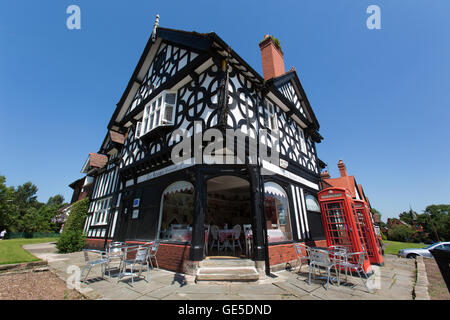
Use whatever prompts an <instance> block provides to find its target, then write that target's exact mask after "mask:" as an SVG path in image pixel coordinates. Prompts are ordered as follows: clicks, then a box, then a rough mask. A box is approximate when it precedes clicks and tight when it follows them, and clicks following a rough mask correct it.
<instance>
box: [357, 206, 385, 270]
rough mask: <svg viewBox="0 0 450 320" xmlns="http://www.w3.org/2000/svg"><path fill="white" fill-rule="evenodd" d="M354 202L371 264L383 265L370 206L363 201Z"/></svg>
mask: <svg viewBox="0 0 450 320" xmlns="http://www.w3.org/2000/svg"><path fill="white" fill-rule="evenodd" d="M353 202H354V203H355V209H356V214H357V216H358V221H359V224H360V226H361V230H362V232H363V237H364V242H365V244H366V249H367V254H368V256H369V261H370V263H373V264H378V265H381V264H383V254H382V250H381V247H380V246H379V244H378V241H377V235H376V234H375V229H374V227H373V222H372V217H371V214H370V209H369V206H368V205H367V203H366V202H365V201H362V200H353Z"/></svg>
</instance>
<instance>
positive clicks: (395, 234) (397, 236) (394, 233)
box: [388, 225, 414, 242]
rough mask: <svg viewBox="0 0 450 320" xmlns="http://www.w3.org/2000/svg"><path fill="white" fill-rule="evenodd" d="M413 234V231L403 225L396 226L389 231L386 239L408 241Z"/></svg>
mask: <svg viewBox="0 0 450 320" xmlns="http://www.w3.org/2000/svg"><path fill="white" fill-rule="evenodd" d="M413 234H414V230H413V229H412V228H411V227H408V226H405V225H397V226H394V227H392V228H391V229H389V231H388V238H389V240H393V241H402V242H406V241H408V240H409V239H410V238H411V236H412V235H413Z"/></svg>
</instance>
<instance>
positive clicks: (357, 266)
mask: <svg viewBox="0 0 450 320" xmlns="http://www.w3.org/2000/svg"><path fill="white" fill-rule="evenodd" d="M365 259H366V252H365V251H361V252H353V253H348V254H347V259H346V261H344V262H342V263H340V266H341V267H342V268H343V269H344V270H345V280H346V281H347V270H349V271H350V272H356V273H357V274H358V276H359V278H360V279H361V281H362V282H363V284H364V286H365V287H366V289H367V291H368V292H371V290H370V288H369V287H368V286H367V282H368V281H369V277H368V276H367V273H366V272H365V271H364V260H365ZM355 261H356V263H355ZM361 274H363V275H364V277H365V278H366V281H364V279H363V278H362V276H361Z"/></svg>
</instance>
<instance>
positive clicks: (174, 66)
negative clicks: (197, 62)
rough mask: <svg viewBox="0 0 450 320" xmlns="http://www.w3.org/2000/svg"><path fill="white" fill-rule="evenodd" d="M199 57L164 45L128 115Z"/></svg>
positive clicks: (172, 46) (193, 53) (137, 93)
mask: <svg viewBox="0 0 450 320" xmlns="http://www.w3.org/2000/svg"><path fill="white" fill-rule="evenodd" d="M197 56H198V54H197V53H195V52H191V51H188V50H186V49H182V48H179V47H176V46H174V45H171V44H166V43H164V42H163V43H162V44H161V46H160V48H159V50H158V52H157V53H156V56H155V58H154V59H153V62H152V64H151V65H150V67H149V69H148V71H147V74H146V76H145V78H144V80H143V81H142V84H141V86H140V88H139V90H138V91H137V92H136V95H135V96H134V99H133V101H132V102H131V104H130V107H129V109H128V111H127V114H128V113H129V112H130V111H131V110H133V109H134V108H135V107H136V106H138V105H139V104H140V103H141V102H142V101H143V100H144V99H145V98H147V97H148V96H149V95H150V94H151V93H152V92H153V91H154V90H155V89H156V88H158V87H159V86H160V85H161V84H163V83H165V82H166V81H167V80H168V79H169V78H170V77H172V76H173V75H174V74H175V73H177V72H178V71H179V70H181V69H182V68H183V67H185V66H186V65H187V64H189V63H190V62H191V61H192V60H194V59H195V58H196V57H197Z"/></svg>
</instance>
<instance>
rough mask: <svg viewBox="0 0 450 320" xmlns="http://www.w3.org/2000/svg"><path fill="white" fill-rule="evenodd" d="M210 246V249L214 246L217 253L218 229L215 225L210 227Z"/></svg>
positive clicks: (218, 246)
mask: <svg viewBox="0 0 450 320" xmlns="http://www.w3.org/2000/svg"><path fill="white" fill-rule="evenodd" d="M211 236H212V241H211V246H210V247H209V248H210V249H212V248H214V246H215V247H216V248H217V251H220V244H219V227H218V226H216V225H212V226H211Z"/></svg>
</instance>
